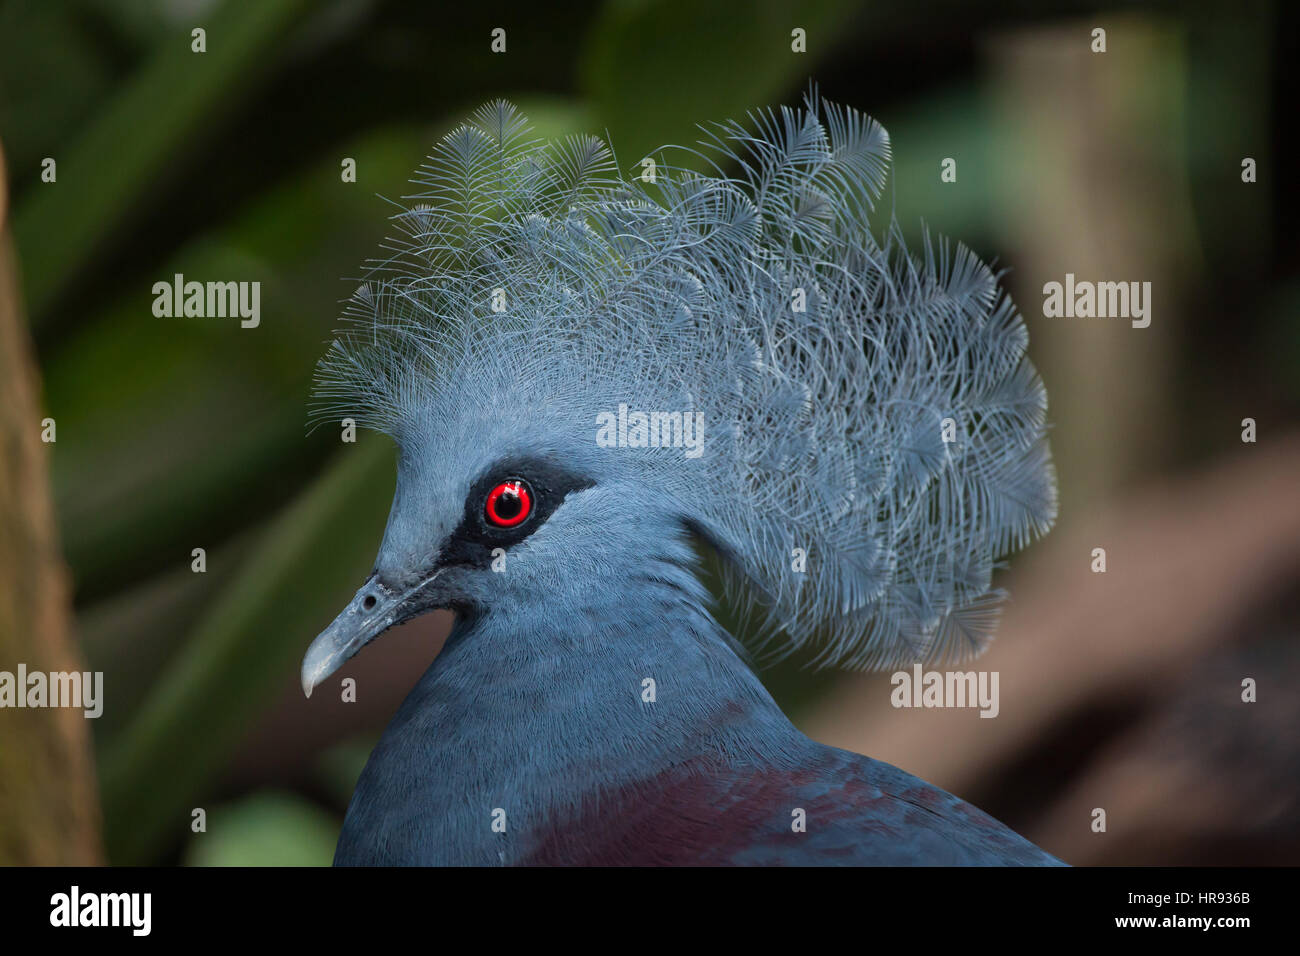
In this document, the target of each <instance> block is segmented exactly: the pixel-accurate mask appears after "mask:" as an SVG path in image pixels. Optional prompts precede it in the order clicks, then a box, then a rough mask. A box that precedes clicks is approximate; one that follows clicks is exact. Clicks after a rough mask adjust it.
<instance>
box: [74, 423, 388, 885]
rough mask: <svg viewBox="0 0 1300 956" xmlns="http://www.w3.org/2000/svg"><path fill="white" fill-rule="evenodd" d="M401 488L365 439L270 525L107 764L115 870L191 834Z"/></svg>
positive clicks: (382, 453)
mask: <svg viewBox="0 0 1300 956" xmlns="http://www.w3.org/2000/svg"><path fill="white" fill-rule="evenodd" d="M392 488H393V456H392V451H391V448H390V447H388V445H387V443H386V442H385V441H384V440H383V439H381V438H379V437H377V436H369V435H367V436H365V437H364V438H363V439H362V440H361V441H359V442H358V443H357V444H356V445H355V446H348V447H347V448H346V450H345V451H343V452H340V454H339V459H338V460H337V461H336V462H335V463H334V464H333V465H332V466H331V467H330V469H329V470H328V471H327V472H326V473H325V474H324V475H323V476H322V477H321V478H320V479H319V480H318V481H317V482H316V483H315V484H313V485H312V486H311V487H310V488H309V489H308V490H307V491H306V492H305V493H304V494H303V495H302V496H301V497H300V498H299V499H298V500H297V501H295V502H294V503H293V504H292V505H291V506H290V507H289V508H287V509H285V511H284V512H283V513H282V514H281V515H279V516H278V517H277V518H276V519H275V520H274V521H271V522H269V523H268V525H267V527H266V529H265V531H264V532H263V535H262V541H261V542H260V545H259V547H258V549H257V552H256V553H255V554H254V556H253V557H252V558H251V559H250V560H249V561H248V562H247V563H246V564H245V565H244V566H243V567H242V568H240V569H239V570H238V572H237V574H236V575H235V577H234V578H233V580H232V581H231V583H230V584H229V586H228V587H226V588H225V589H224V590H223V592H222V593H221V594H220V595H219V596H218V597H217V599H216V601H215V602H214V604H213V606H212V607H211V609H210V610H209V612H208V614H207V615H206V617H205V619H204V621H203V623H201V624H200V625H199V627H198V629H197V630H196V631H195V633H194V635H193V637H192V638H191V639H190V641H189V642H188V643H187V644H186V646H185V648H184V649H183V650H182V651H181V652H180V654H179V655H178V656H177V658H176V659H175V661H174V662H173V663H172V665H171V666H170V667H169V668H168V669H167V671H166V672H165V673H164V674H163V675H162V677H161V678H160V679H159V680H158V681H157V682H156V683H155V685H154V687H153V690H152V692H151V694H150V696H149V697H148V699H146V700H145V701H144V702H143V704H142V705H141V707H140V709H139V711H138V713H137V714H136V716H135V719H134V720H133V721H132V722H131V724H130V725H129V726H128V727H127V728H126V730H125V731H124V732H123V733H122V734H121V736H120V738H119V739H118V740H117V741H116V742H115V743H114V744H113V745H112V746H111V747H110V748H109V749H108V751H107V753H105V754H104V755H103V759H102V760H101V764H100V767H101V783H102V792H103V800H104V824H105V831H106V837H107V842H108V847H109V858H110V859H111V860H112V861H113V862H115V863H139V862H141V861H144V860H147V859H148V858H149V856H150V854H151V853H152V852H154V851H155V850H157V849H158V848H159V847H161V846H163V845H165V844H166V843H167V842H168V841H169V840H178V839H179V838H180V837H181V836H182V835H183V834H185V833H187V832H188V828H189V809H190V801H192V800H193V799H194V798H195V797H196V796H197V795H198V794H199V793H201V791H202V790H203V788H204V786H205V785H207V784H208V783H209V782H210V781H211V780H212V778H213V776H214V775H215V774H216V772H217V771H218V769H219V768H220V767H221V766H223V765H224V763H225V762H226V761H227V760H228V759H229V756H230V754H231V752H232V751H233V749H234V747H235V746H236V745H237V744H238V742H239V740H240V737H241V735H242V734H243V733H244V732H245V731H246V730H247V729H248V728H249V727H250V725H251V724H252V723H253V722H254V721H255V720H256V718H257V717H258V716H259V715H260V714H261V713H262V712H263V711H264V710H265V708H266V707H267V705H268V703H269V702H270V700H271V699H272V697H273V695H274V693H275V692H276V691H277V689H282V688H285V687H287V686H293V684H295V683H296V674H297V664H298V662H299V661H300V660H301V655H302V653H303V651H304V650H305V649H306V647H307V645H308V643H309V642H310V640H311V638H312V637H313V636H315V634H316V633H317V631H319V630H320V629H322V628H323V627H324V626H325V625H326V624H328V623H329V620H330V618H331V617H332V612H331V611H330V610H326V609H328V608H334V607H338V606H342V602H343V601H344V600H345V599H346V597H347V596H348V595H350V594H351V593H352V592H353V591H354V590H355V589H356V587H357V586H358V585H359V584H360V582H361V581H362V580H363V579H364V577H365V572H366V569H367V568H368V567H369V562H370V559H371V557H372V556H373V554H374V551H375V548H376V546H377V542H378V541H379V538H380V535H381V533H382V530H383V526H384V520H385V517H386V514H387V509H388V504H389V502H390V500H391V496H392ZM304 609H312V611H311V612H310V613H306V612H305V611H304ZM304 624H306V629H305V630H304ZM106 706H119V704H115V703H113V701H112V700H111V698H109V699H108V700H107V701H106Z"/></svg>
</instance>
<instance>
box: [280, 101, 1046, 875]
mask: <svg viewBox="0 0 1300 956" xmlns="http://www.w3.org/2000/svg"><path fill="white" fill-rule="evenodd" d="M752 119H753V121H754V128H753V129H746V128H744V127H742V126H739V125H736V124H728V125H725V126H721V127H716V128H714V129H713V130H711V131H706V132H708V137H707V140H706V143H705V144H704V151H702V152H699V153H696V154H695V155H697V156H705V157H708V158H709V162H710V163H711V164H712V166H713V170H714V171H713V173H712V174H710V175H702V174H699V173H695V172H690V171H688V170H685V169H682V168H680V167H678V166H675V165H673V164H672V163H670V162H668V160H667V158H666V157H665V155H663V154H661V155H660V156H659V157H658V161H657V163H656V165H655V167H654V170H655V173H654V176H653V180H654V181H653V182H648V181H646V180H647V179H650V178H651V177H648V176H647V177H643V178H637V179H631V180H628V181H624V180H621V179H620V178H619V177H618V175H617V170H616V169H615V168H614V167H613V163H612V159H611V155H610V153H609V151H608V149H607V148H606V147H605V145H604V144H603V143H601V142H600V141H599V140H596V139H575V140H571V141H569V142H567V143H564V144H560V145H556V146H545V145H540V144H536V143H532V142H530V141H529V140H528V139H527V137H526V123H525V122H524V120H523V119H522V117H520V116H519V115H518V114H517V113H516V112H515V111H514V110H513V109H512V108H511V107H510V106H509V105H508V104H504V103H496V104H492V105H490V106H488V107H485V108H484V109H483V110H481V111H480V112H479V113H478V114H477V115H476V117H475V119H474V121H473V122H471V123H469V124H466V125H465V126H463V127H461V128H459V129H457V130H455V131H453V132H452V133H451V134H449V135H448V136H447V137H446V138H445V139H444V140H443V141H442V143H441V144H440V145H439V147H438V148H437V150H436V151H435V153H434V155H433V156H432V157H431V158H430V160H429V162H428V163H427V164H426V165H425V166H424V167H422V169H421V170H420V172H419V173H418V174H417V179H416V181H417V182H418V183H421V184H423V185H424V186H425V187H426V191H425V192H423V193H421V194H420V195H418V196H416V197H413V198H414V199H416V200H417V203H416V205H414V206H412V207H411V208H410V209H409V210H407V211H405V212H403V213H401V214H399V215H398V216H397V217H395V219H396V221H397V222H398V224H399V226H400V228H401V230H402V231H403V233H404V237H403V238H402V239H400V240H394V241H393V242H392V243H391V244H390V247H389V248H390V249H391V251H392V256H391V257H390V258H388V259H387V260H385V261H383V262H381V263H376V264H375V268H374V273H373V276H372V281H371V282H369V283H368V284H367V285H366V286H365V287H363V288H362V289H361V290H359V291H358V293H357V295H356V296H355V297H354V298H353V301H352V303H351V305H350V307H349V310H348V315H349V318H350V320H351V321H350V322H349V325H348V327H347V328H346V329H345V330H344V331H343V332H342V333H340V335H339V337H338V339H337V340H336V341H335V343H334V344H333V346H332V347H331V349H330V351H329V353H328V354H327V355H326V357H325V359H324V360H323V361H322V366H321V378H320V385H319V391H318V394H319V395H320V396H321V404H320V406H319V408H318V414H319V415H320V417H322V418H334V417H337V416H339V415H340V414H344V413H346V414H349V415H351V416H353V417H354V418H358V419H359V420H361V421H364V422H366V423H368V424H370V425H372V426H374V427H377V428H380V429H382V430H384V431H387V432H388V433H389V434H391V435H392V436H393V437H394V438H395V439H396V441H397V443H398V446H399V449H400V458H399V465H398V484H397V493H396V496H395V498H394V502H393V508H392V512H391V514H390V517H389V522H388V527H387V530H386V532H385V535H384V540H383V543H382V545H381V547H380V551H379V556H378V558H377V560H376V564H375V569H374V572H373V574H372V575H371V577H370V579H369V580H367V582H366V583H365V584H364V585H363V587H362V588H361V590H360V591H358V593H357V595H356V597H355V598H354V599H353V601H352V602H351V604H349V606H348V607H347V608H346V609H345V610H344V612H343V613H342V614H340V616H339V618H338V619H337V620H336V621H335V622H334V624H332V625H331V627H330V628H329V629H327V630H326V631H325V632H324V633H323V634H322V635H321V636H320V637H319V638H318V639H317V640H316V642H315V643H314V644H313V645H312V647H311V648H310V649H309V651H308V654H307V657H306V659H305V660H304V662H303V686H304V689H305V690H306V691H307V692H308V693H310V690H311V688H312V687H313V686H314V685H315V684H317V683H319V682H320V681H321V680H322V679H324V677H326V676H328V674H329V673H332V672H333V670H334V669H336V668H337V667H338V666H339V665H340V664H341V663H342V662H343V661H344V660H346V659H347V658H348V657H350V656H351V655H352V654H354V653H356V652H357V651H358V650H359V649H360V648H361V647H362V646H363V645H364V644H365V643H367V642H368V641H370V640H372V639H373V638H374V637H375V636H377V635H378V634H379V633H380V632H382V631H383V630H385V629H386V628H387V627H389V626H391V625H392V624H394V623H397V622H399V621H401V620H405V619H408V618H410V617H413V616H415V615H417V614H420V613H424V612H425V611H427V610H430V609H432V608H436V607H447V608H451V609H453V610H455V611H456V613H457V623H456V625H455V628H454V629H453V632H452V635H451V638H450V639H449V641H448V644H447V646H446V648H445V649H444V650H443V652H442V654H441V655H440V656H439V657H438V659H437V660H436V661H435V662H434V663H433V665H432V666H431V667H430V669H429V671H428V672H427V673H426V674H425V675H424V677H423V678H422V679H421V681H420V682H419V684H418V685H417V687H416V688H415V690H414V691H413V692H412V693H411V695H410V696H409V697H408V698H407V700H406V701H405V703H404V704H403V705H402V707H401V709H400V711H399V712H398V714H397V716H396V717H395V718H394V720H393V722H392V724H391V725H390V726H389V728H388V730H387V731H386V733H385V734H384V737H383V739H382V740H381V742H380V744H379V745H378V746H377V747H376V749H375V751H374V753H373V754H372V756H371V759H370V761H369V763H368V765H367V767H366V770H365V771H364V773H363V774H362V777H361V779H360V781H359V783H358V785H357V789H356V792H355V794H354V796H353V800H352V803H351V805H350V807H349V809H348V814H347V818H346V820H345V824H344V829H343V834H342V836H341V838H340V842H339V849H338V855H337V858H336V862H339V863H470V864H499V863H512V864H514V863H645V862H655V863H795V864H808V863H891V864H893V863H922V864H924V863H1031V864H1032V863H1052V862H1056V861H1054V860H1053V858H1051V857H1050V856H1048V855H1047V854H1045V853H1043V852H1042V851H1040V850H1038V849H1037V848H1036V847H1034V846H1033V845H1032V844H1029V843H1028V842H1026V841H1024V840H1023V839H1021V838H1020V837H1018V836H1016V835H1015V834H1014V833H1012V832H1011V831H1010V830H1008V829H1007V828H1005V827H1003V826H1002V825H1001V824H999V823H997V822H996V821H994V820H992V819H991V818H989V817H987V816H986V815H984V814H982V813H980V812H979V811H978V810H975V809H974V808H972V807H970V806H969V805H967V804H964V803H962V802H961V801H959V800H957V799H956V798H955V797H952V796H951V795H949V794H946V793H944V792H943V791H940V790H938V789H936V788H934V787H931V786H929V785H928V784H925V783H923V782H922V781H919V780H917V779H916V778H913V777H910V776H908V775H906V774H904V773H902V772H901V771H898V770H896V769H895V768H892V767H889V766H887V765H884V764H881V763H878V762H876V761H872V760H870V759H868V758H866V757H861V756H858V755H856V754H847V753H845V752H843V751H838V750H834V749H833V748H828V747H824V746H822V745H820V744H817V743H815V742H813V741H810V740H808V739H807V738H806V737H804V736H803V735H802V734H800V733H799V732H798V731H797V730H796V729H795V728H794V727H793V726H792V725H791V724H790V722H789V721H788V720H787V719H786V717H785V716H784V714H782V713H781V711H780V709H779V708H778V707H777V706H776V704H775V703H774V702H773V701H772V699H771V698H770V696H769V695H768V694H767V692H766V691H765V690H764V689H763V687H762V684H761V683H760V682H759V680H758V679H757V677H756V676H755V675H754V672H753V670H752V669H751V667H750V665H749V663H748V661H747V658H746V655H745V652H744V651H743V650H742V648H741V646H740V645H739V643H738V642H737V641H736V640H735V639H734V638H733V637H732V636H731V635H729V634H727V633H726V632H725V631H724V630H723V629H722V628H721V627H720V626H719V625H718V624H717V623H716V622H715V621H714V619H713V617H712V616H711V614H710V611H709V607H710V602H709V596H708V594H707V592H706V591H705V590H704V588H703V587H702V585H701V584H700V582H699V578H698V574H697V568H696V564H695V551H694V548H693V544H692V542H693V541H694V542H700V543H703V545H704V546H707V547H711V548H713V549H715V550H716V552H717V553H718V554H719V555H720V556H721V558H722V562H723V565H724V567H725V569H726V573H727V575H728V579H727V583H728V586H729V591H730V594H731V597H732V599H733V600H737V601H740V602H744V603H745V606H750V607H754V608H758V609H761V612H759V613H757V614H756V615H755V616H756V617H757V618H758V625H759V628H758V630H759V634H758V643H759V645H760V647H762V648H763V649H765V650H767V651H769V652H775V653H782V652H788V651H790V650H794V649H796V648H799V647H802V646H816V647H817V648H818V650H819V653H818V655H817V660H818V662H819V663H822V664H841V665H848V666H856V667H890V666H896V665H900V664H904V663H911V662H913V661H917V660H921V661H957V660H962V659H965V658H969V657H970V656H973V655H974V654H976V653H978V652H979V651H980V650H981V649H982V648H983V647H984V646H985V644H986V643H987V641H988V639H989V637H990V636H991V634H992V630H993V628H994V626H995V623H996V614H997V605H998V601H999V599H1000V592H998V591H996V590H994V589H993V588H992V586H991V576H992V571H993V567H994V563H995V562H996V561H997V560H998V559H999V558H1000V557H1001V556H1002V555H1004V554H1006V553H1007V552H1009V551H1011V550H1013V549H1015V548H1017V547H1019V546H1020V545H1021V544H1023V543H1024V542H1025V541H1026V540H1028V539H1029V538H1030V537H1032V536H1033V535H1035V534H1039V533H1042V532H1043V531H1045V530H1046V529H1047V527H1049V526H1050V524H1051V522H1052V520H1053V518H1054V513H1055V489H1054V482H1053V478H1052V471H1051V465H1050V458H1049V454H1048V451H1047V445H1046V440H1045V430H1046V424H1045V410H1046V400H1045V395H1044V392H1043V388H1042V385H1041V383H1040V382H1039V380H1038V378H1037V375H1036V373H1035V372H1034V370H1033V368H1032V366H1031V365H1030V364H1029V363H1028V360H1027V359H1026V358H1025V355H1024V349H1025V345H1026V335H1025V331H1024V326H1023V323H1022V322H1021V320H1020V318H1019V316H1018V315H1017V313H1016V311H1015V309H1014V307H1013V306H1012V305H1011V303H1010V301H1009V300H1008V299H1007V298H1006V297H1005V295H1003V294H1002V293H1001V292H1000V290H999V289H998V286H997V281H996V277H995V276H994V275H993V274H992V273H991V272H990V271H989V270H988V268H987V267H986V266H984V265H983V264H982V263H980V262H979V260H978V259H976V258H975V257H974V256H973V255H971V254H970V253H969V252H968V251H966V250H964V249H960V248H959V249H957V250H956V251H949V249H948V247H947V246H945V245H943V244H938V245H935V244H932V243H930V242H929V241H928V240H927V242H926V243H925V250H924V252H923V254H922V255H921V256H920V257H919V258H916V257H912V256H910V255H908V254H907V253H906V252H905V250H904V249H903V248H902V245H901V240H900V238H899V234H898V230H897V228H896V226H892V225H891V227H890V228H889V229H887V230H886V233H885V236H884V238H883V239H880V240H877V239H876V238H875V237H874V236H873V235H872V233H871V231H870V229H869V226H868V222H869V219H868V217H869V215H870V214H871V213H872V210H873V208H874V203H875V201H876V199H877V198H878V197H879V195H880V193H881V190H882V188H883V185H884V178H885V173H886V169H887V166H888V155H889V146H888V138H887V137H886V135H885V133H884V131H883V129H881V128H880V127H879V126H878V125H876V124H875V123H874V122H872V121H871V120H869V119H866V118H865V117H862V116H860V115H859V114H857V113H854V112H852V111H850V110H844V109H841V108H839V107H836V106H833V105H831V104H827V103H824V102H820V101H819V100H818V99H817V97H816V95H815V94H813V95H811V96H810V97H809V98H808V100H807V102H806V103H805V108H804V109H801V110H793V109H782V110H781V111H779V112H768V113H761V114H757V115H755V116H754V117H752ZM727 164H730V166H731V168H733V169H735V170H738V172H732V173H730V174H728V173H726V172H724V167H725V166H726V165H727ZM638 168H639V169H644V168H646V167H638ZM656 413H658V414H656ZM638 416H643V417H641V418H638ZM647 425H649V426H651V427H647ZM798 821H802V824H801V825H796V823H797V822H798Z"/></svg>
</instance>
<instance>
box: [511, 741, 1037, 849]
mask: <svg viewBox="0 0 1300 956" xmlns="http://www.w3.org/2000/svg"><path fill="white" fill-rule="evenodd" d="M818 749H819V753H818V755H817V757H816V759H815V760H814V761H812V762H808V763H805V764H803V765H802V766H800V767H799V768H798V769H789V768H783V767H779V766H772V765H767V766H760V765H739V766H737V765H732V766H725V767H719V766H717V765H716V764H714V763H713V762H712V761H705V760H693V761H688V762H686V763H681V764H677V765H675V766H674V767H672V768H671V769H669V770H666V771H664V772H662V773H660V774H657V775H655V776H654V777H651V778H649V779H644V780H640V781H638V782H636V783H635V784H628V785H625V786H624V787H622V788H620V789H618V790H616V791H613V792H610V793H605V794H602V795H601V796H600V798H599V799H598V800H596V799H592V800H590V801H588V802H587V803H586V804H585V805H584V806H582V807H580V808H575V809H574V810H573V811H572V812H570V813H567V814H560V815H558V816H557V817H556V818H555V819H553V820H552V821H551V822H550V824H549V825H548V826H547V828H546V830H545V832H544V834H543V835H542V836H541V838H540V839H539V840H538V841H537V843H536V844H535V845H534V846H533V848H532V850H531V852H530V853H529V854H528V855H527V857H526V858H525V859H524V860H522V861H521V862H524V863H529V864H538V865H554V864H569V865H588V866H608V865H631V866H637V865H645V866H649V865H690V864H698V865H729V864H742V865H786V866H815V865H836V864H839V865H850V866H863V865H880V866H903V865H908V866H918V865H919V866H927V865H928V866H953V865H974V866H980V865H1011V866H1035V865H1037V866H1042V865H1060V861H1059V860H1057V859H1056V858H1055V857H1052V856H1051V855H1049V854H1047V853H1045V852H1043V851H1042V850H1040V849H1038V847H1036V846H1034V845H1033V844H1032V843H1030V842H1028V841H1027V840H1025V839H1024V838H1022V837H1020V836H1018V835H1017V834H1016V833H1014V832H1013V831H1012V830H1010V829H1008V828H1007V827H1006V826H1004V825H1003V824H1001V823H999V822H998V821H997V820H995V819H993V818H992V817H991V816H989V815H988V814H987V813H984V812H983V811H981V810H978V809H976V808H975V807H973V806H971V805H970V804H968V803H966V802H964V801H962V800H960V799H958V798H957V797H955V796H953V795H952V794H950V793H947V792H946V791H943V790H940V789H939V788H937V787H933V786H931V785H930V784H928V783H926V782H924V781H923V780H920V779H918V778H917V777H913V776H912V775H911V774H907V773H904V772H903V771H901V770H899V769H897V768H896V767H892V766H890V765H889V764H885V763H881V762H880V761H876V760H872V759H870V758H869V757H863V756H861V755H859V754H853V753H848V752H847V751H842V750H835V749H833V748H829V747H820V748H818Z"/></svg>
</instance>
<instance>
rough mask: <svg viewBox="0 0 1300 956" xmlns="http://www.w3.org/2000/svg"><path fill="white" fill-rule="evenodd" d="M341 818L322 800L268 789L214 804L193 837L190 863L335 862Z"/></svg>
mask: <svg viewBox="0 0 1300 956" xmlns="http://www.w3.org/2000/svg"><path fill="white" fill-rule="evenodd" d="M338 834H339V821H338V820H337V819H335V818H334V817H333V816H332V815H331V814H329V813H327V812H326V811H324V810H322V809H321V808H320V807H318V806H316V804H314V803H311V802H309V801H307V800H304V799H303V798H302V797H298V796H295V795H293V794H288V793H277V792H274V791H263V792H260V793H255V794H253V795H252V796H249V797H246V798H245V799H243V800H240V801H238V802H236V803H228V804H225V805H223V806H218V807H215V808H213V809H212V810H211V811H210V812H209V813H208V814H207V831H206V832H204V833H196V834H194V835H193V836H192V837H191V838H190V843H189V847H188V848H187V850H186V853H185V863H186V865H187V866H329V865H330V863H331V862H332V861H333V859H334V845H335V843H336V842H337V841H338Z"/></svg>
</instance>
